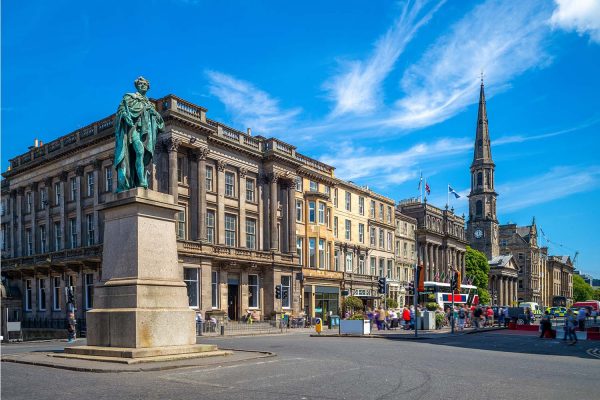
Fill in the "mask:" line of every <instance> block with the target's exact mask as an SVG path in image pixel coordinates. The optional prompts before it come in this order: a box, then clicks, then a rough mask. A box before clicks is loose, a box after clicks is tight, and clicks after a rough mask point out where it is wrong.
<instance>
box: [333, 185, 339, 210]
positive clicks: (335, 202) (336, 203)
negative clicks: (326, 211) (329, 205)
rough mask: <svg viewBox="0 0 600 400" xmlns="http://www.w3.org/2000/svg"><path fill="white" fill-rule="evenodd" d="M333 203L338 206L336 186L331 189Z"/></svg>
mask: <svg viewBox="0 0 600 400" xmlns="http://www.w3.org/2000/svg"><path fill="white" fill-rule="evenodd" d="M333 205H334V206H336V207H337V206H338V190H337V188H334V189H333Z"/></svg>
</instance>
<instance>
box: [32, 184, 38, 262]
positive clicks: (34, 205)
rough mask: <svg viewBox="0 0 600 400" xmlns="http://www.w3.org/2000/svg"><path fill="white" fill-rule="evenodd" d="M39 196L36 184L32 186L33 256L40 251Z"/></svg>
mask: <svg viewBox="0 0 600 400" xmlns="http://www.w3.org/2000/svg"><path fill="white" fill-rule="evenodd" d="M37 194H38V183H37V182H34V183H33V184H32V185H31V242H32V247H33V254H37V253H38V251H39V246H38V240H37V230H38V229H37V226H38V225H37V218H36V211H37V202H36V199H37Z"/></svg>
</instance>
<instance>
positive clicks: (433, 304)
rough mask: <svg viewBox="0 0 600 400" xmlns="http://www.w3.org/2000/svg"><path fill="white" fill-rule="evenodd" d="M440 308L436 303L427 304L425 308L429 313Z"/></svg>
mask: <svg viewBox="0 0 600 400" xmlns="http://www.w3.org/2000/svg"><path fill="white" fill-rule="evenodd" d="M438 306H439V304H438V303H436V302H434V301H432V302H429V303H426V304H425V308H427V310H429V311H435V310H437V309H438Z"/></svg>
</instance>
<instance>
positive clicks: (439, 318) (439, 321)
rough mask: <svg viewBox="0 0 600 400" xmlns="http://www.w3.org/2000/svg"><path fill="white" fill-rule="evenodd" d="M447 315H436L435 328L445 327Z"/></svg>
mask: <svg viewBox="0 0 600 400" xmlns="http://www.w3.org/2000/svg"><path fill="white" fill-rule="evenodd" d="M444 318H445V315H444V314H442V313H437V314H435V327H436V328H438V329H440V328H441V327H442V325H444Z"/></svg>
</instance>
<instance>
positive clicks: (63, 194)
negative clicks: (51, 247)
mask: <svg viewBox="0 0 600 400" xmlns="http://www.w3.org/2000/svg"><path fill="white" fill-rule="evenodd" d="M68 179H69V174H68V173H67V172H63V173H62V174H61V175H60V229H61V230H62V238H61V241H60V242H61V243H60V248H61V250H64V249H65V248H66V247H67V246H66V244H67V215H68V214H67V180H68Z"/></svg>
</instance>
